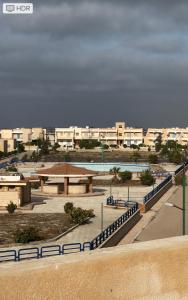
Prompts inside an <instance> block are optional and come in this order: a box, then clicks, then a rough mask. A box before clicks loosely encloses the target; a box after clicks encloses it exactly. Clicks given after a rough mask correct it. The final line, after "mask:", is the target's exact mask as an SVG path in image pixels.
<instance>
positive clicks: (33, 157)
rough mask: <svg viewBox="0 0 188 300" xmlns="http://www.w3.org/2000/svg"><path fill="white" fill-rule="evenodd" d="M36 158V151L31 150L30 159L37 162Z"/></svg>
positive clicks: (37, 156)
mask: <svg viewBox="0 0 188 300" xmlns="http://www.w3.org/2000/svg"><path fill="white" fill-rule="evenodd" d="M38 159H39V155H38V154H37V153H36V151H33V153H32V154H31V160H32V161H34V162H37V161H38Z"/></svg>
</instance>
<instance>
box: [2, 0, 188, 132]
mask: <svg viewBox="0 0 188 300" xmlns="http://www.w3.org/2000/svg"><path fill="white" fill-rule="evenodd" d="M187 20H188V3H187V1H173V0H171V1H168V0H165V1H154V0H150V1H142V0H139V1H137V0H134V1H131V0H130V1H128V0H124V1H120V0H114V1H112V0H111V1H110V0H109V1H107V0H103V1H97V0H92V1H79V0H75V1H73V0H69V1H57V0H56V1H42V0H41V1H39V0H38V1H34V14H33V15H32V16H31V15H30V16H7V15H2V14H0V40H1V43H0V103H1V106H2V107H3V108H4V109H3V110H1V112H0V117H1V123H2V124H1V125H0V127H3V126H21V125H22V126H34V125H35V126H37V125H43V126H45V125H48V126H53V125H54V126H55V125H57V126H63V125H68V124H73V123H74V124H75V125H76V124H77V123H78V124H83V125H85V124H86V123H87V124H93V125H98V126H102V125H111V124H112V122H113V121H115V120H117V119H122V120H125V121H128V122H129V123H130V125H133V124H134V125H139V126H150V127H151V126H170V125H180V126H181V125H187V124H186V122H187V119H186V115H185V109H187V108H188V104H187V100H186V95H187V86H188V54H187V53H188V52H187V48H188V42H187V33H188V21H187ZM180 107H181V108H180ZM99 108H100V109H101V108H102V109H103V110H102V111H100V112H99ZM147 110H148V111H149V112H150V113H152V117H150V115H149V114H148V113H147ZM169 112H170V115H169ZM146 115H147V117H146ZM162 118H164V119H162ZM173 122H174V123H173Z"/></svg>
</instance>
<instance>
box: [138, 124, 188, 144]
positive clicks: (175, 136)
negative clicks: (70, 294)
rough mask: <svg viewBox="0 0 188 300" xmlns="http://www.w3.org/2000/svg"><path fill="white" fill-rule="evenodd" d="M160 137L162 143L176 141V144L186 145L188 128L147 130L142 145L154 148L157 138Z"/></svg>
mask: <svg viewBox="0 0 188 300" xmlns="http://www.w3.org/2000/svg"><path fill="white" fill-rule="evenodd" d="M159 135H161V138H162V143H163V144H166V142H168V141H176V142H177V143H178V144H181V145H187V144H188V128H179V127H175V128H148V130H147V133H146V135H145V137H144V144H145V145H147V146H150V147H153V146H155V142H156V139H157V137H158V136H159Z"/></svg>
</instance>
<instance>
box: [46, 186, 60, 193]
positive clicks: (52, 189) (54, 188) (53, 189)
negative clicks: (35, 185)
mask: <svg viewBox="0 0 188 300" xmlns="http://www.w3.org/2000/svg"><path fill="white" fill-rule="evenodd" d="M58 191H59V189H58V184H49V185H44V186H43V192H44V193H48V194H58Z"/></svg>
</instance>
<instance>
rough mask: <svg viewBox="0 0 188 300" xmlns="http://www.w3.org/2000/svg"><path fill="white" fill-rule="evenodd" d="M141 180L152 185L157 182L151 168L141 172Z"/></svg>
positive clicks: (144, 183)
mask: <svg viewBox="0 0 188 300" xmlns="http://www.w3.org/2000/svg"><path fill="white" fill-rule="evenodd" d="M140 181H141V183H142V184H143V185H148V186H150V185H152V184H154V183H155V178H154V177H153V176H152V174H151V172H150V170H146V171H143V172H142V173H141V176H140Z"/></svg>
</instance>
